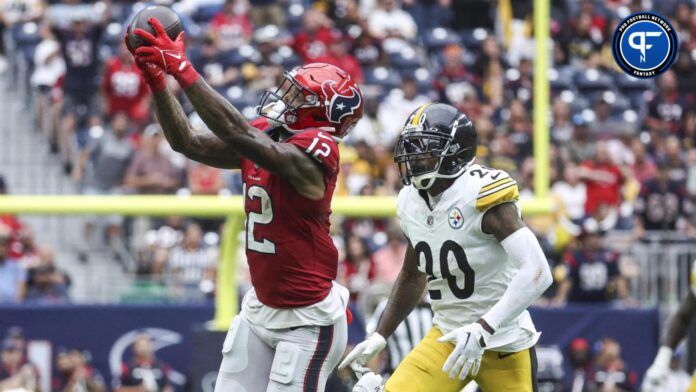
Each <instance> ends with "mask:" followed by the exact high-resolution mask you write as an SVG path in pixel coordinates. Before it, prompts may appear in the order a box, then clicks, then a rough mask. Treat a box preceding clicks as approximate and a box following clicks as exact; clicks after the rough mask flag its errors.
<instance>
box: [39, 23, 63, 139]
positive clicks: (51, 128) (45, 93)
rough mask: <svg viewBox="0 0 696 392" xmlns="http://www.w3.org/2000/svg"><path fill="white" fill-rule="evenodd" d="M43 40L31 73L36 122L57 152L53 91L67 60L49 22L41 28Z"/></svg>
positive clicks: (56, 119)
mask: <svg viewBox="0 0 696 392" xmlns="http://www.w3.org/2000/svg"><path fill="white" fill-rule="evenodd" d="M39 29H40V30H39V31H40V34H41V38H42V40H41V42H40V43H39V45H38V46H37V47H36V51H35V52H34V72H33V73H32V75H31V85H32V87H33V88H35V89H36V105H35V107H36V120H37V121H36V122H37V124H38V126H39V128H40V129H41V130H42V131H43V132H44V135H45V136H46V137H47V139H48V141H49V143H51V151H52V152H57V151H58V145H57V138H56V136H57V135H56V134H55V131H56V126H55V124H57V121H58V118H57V116H56V113H55V110H54V105H53V99H52V97H51V92H52V90H53V86H54V85H55V84H56V82H57V81H58V79H59V78H60V77H61V76H63V74H64V73H65V61H64V60H63V56H61V53H60V45H59V44H58V41H56V39H55V37H54V36H53V34H52V33H51V29H50V28H49V26H48V24H47V23H42V24H41V27H40V28H39Z"/></svg>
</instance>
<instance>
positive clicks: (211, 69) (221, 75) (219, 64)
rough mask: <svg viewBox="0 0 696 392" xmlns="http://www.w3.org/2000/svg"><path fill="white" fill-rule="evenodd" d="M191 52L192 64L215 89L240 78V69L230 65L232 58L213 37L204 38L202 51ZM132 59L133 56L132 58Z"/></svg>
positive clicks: (194, 49) (195, 49) (195, 48)
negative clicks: (219, 46)
mask: <svg viewBox="0 0 696 392" xmlns="http://www.w3.org/2000/svg"><path fill="white" fill-rule="evenodd" d="M197 49H198V48H197V47H194V48H193V50H192V51H191V57H190V59H191V64H193V66H194V67H196V68H197V69H199V70H200V72H201V74H202V75H203V77H205V80H206V81H207V82H208V84H210V85H211V86H212V87H214V88H222V87H226V86H229V85H230V84H231V83H232V82H234V81H235V80H237V78H238V77H239V69H237V68H236V67H233V66H232V64H230V61H229V58H230V56H228V55H226V54H225V53H223V52H221V50H220V49H219V48H218V47H217V46H216V45H215V39H214V38H213V36H210V35H207V36H205V37H204V38H203V42H202V45H201V46H200V50H197ZM131 57H132V56H131Z"/></svg>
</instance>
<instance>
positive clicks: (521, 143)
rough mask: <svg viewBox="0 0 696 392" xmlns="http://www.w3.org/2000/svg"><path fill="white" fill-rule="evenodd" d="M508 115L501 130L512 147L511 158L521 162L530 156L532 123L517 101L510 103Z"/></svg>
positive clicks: (520, 103)
mask: <svg viewBox="0 0 696 392" xmlns="http://www.w3.org/2000/svg"><path fill="white" fill-rule="evenodd" d="M509 113H510V118H509V119H508V121H507V124H506V125H505V126H504V128H503V130H504V131H505V134H506V137H507V138H508V139H509V140H510V142H511V143H512V144H513V146H514V156H513V158H514V159H515V161H517V162H521V161H523V160H524V159H525V158H526V157H529V156H531V155H532V148H533V145H532V121H531V119H530V118H529V113H528V111H527V108H526V107H525V106H524V103H523V102H522V101H521V100H519V99H514V100H512V101H511V102H510V106H509Z"/></svg>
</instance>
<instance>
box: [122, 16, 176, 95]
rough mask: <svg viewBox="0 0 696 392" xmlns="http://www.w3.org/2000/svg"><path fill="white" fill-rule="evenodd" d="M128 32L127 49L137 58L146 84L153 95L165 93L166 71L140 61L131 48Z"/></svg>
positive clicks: (136, 60)
mask: <svg viewBox="0 0 696 392" xmlns="http://www.w3.org/2000/svg"><path fill="white" fill-rule="evenodd" d="M127 31H128V29H126V35H125V37H124V38H123V40H124V41H125V43H126V48H128V51H129V52H131V54H132V55H133V57H135V65H137V66H138V68H139V69H140V73H142V74H143V78H144V79H145V82H146V83H147V85H148V86H149V87H150V90H151V91H152V92H153V93H156V92H159V91H163V90H164V89H165V88H167V80H166V79H165V77H164V75H165V74H164V70H162V68H160V67H158V66H157V65H155V64H152V63H148V62H143V61H139V60H138V57H137V56H136V55H135V51H134V50H133V48H132V47H131V46H130V41H129V40H128V32H127Z"/></svg>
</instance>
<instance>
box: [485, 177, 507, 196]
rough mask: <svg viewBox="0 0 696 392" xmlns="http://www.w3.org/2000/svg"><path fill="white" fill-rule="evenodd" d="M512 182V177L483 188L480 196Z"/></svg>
mask: <svg viewBox="0 0 696 392" xmlns="http://www.w3.org/2000/svg"><path fill="white" fill-rule="evenodd" d="M510 181H512V178H510V177H505V178H501V179H500V180H498V181H496V182H494V183H492V184H488V185H486V186H484V187H482V188H481V190H480V191H479V194H481V193H483V192H485V191H488V190H491V189H493V188H495V187H497V186H498V185H503V184H505V183H506V182H510Z"/></svg>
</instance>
